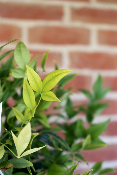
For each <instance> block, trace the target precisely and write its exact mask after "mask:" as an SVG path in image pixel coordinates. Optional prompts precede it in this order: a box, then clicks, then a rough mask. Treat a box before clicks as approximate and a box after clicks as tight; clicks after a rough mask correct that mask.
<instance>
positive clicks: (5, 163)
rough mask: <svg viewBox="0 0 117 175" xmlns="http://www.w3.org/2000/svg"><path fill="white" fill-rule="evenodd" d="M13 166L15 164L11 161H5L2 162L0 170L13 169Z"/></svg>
mask: <svg viewBox="0 0 117 175" xmlns="http://www.w3.org/2000/svg"><path fill="white" fill-rule="evenodd" d="M12 167H13V164H12V163H11V162H10V161H3V162H2V163H0V170H2V171H6V170H8V169H11V168H12Z"/></svg>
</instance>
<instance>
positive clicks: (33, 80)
mask: <svg viewBox="0 0 117 175" xmlns="http://www.w3.org/2000/svg"><path fill="white" fill-rule="evenodd" d="M27 75H28V80H29V83H30V85H31V87H32V89H33V90H34V91H36V92H38V93H41V91H42V81H41V78H40V77H39V75H38V74H37V73H36V72H35V71H34V70H33V69H31V68H30V67H28V66H27Z"/></svg>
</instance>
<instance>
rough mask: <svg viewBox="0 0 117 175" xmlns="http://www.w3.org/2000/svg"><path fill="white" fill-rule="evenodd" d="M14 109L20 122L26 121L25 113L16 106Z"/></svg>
mask: <svg viewBox="0 0 117 175" xmlns="http://www.w3.org/2000/svg"><path fill="white" fill-rule="evenodd" d="M13 111H14V113H15V116H16V118H17V120H19V121H20V122H23V121H24V116H23V114H22V113H21V112H20V111H18V110H17V109H16V108H13Z"/></svg>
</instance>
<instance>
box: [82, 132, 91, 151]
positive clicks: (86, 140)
mask: <svg viewBox="0 0 117 175" xmlns="http://www.w3.org/2000/svg"><path fill="white" fill-rule="evenodd" d="M90 143H91V136H90V135H87V137H86V138H85V140H84V142H83V144H82V149H85V148H86V147H87V146H88V145H90Z"/></svg>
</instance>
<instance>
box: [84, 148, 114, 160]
mask: <svg viewBox="0 0 117 175" xmlns="http://www.w3.org/2000/svg"><path fill="white" fill-rule="evenodd" d="M83 155H84V157H85V159H86V160H87V162H90V161H91V162H93V161H95V162H98V161H105V160H106V161H109V160H116V159H117V145H110V146H108V147H105V148H101V149H98V150H92V151H88V150H86V151H84V153H83Z"/></svg>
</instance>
